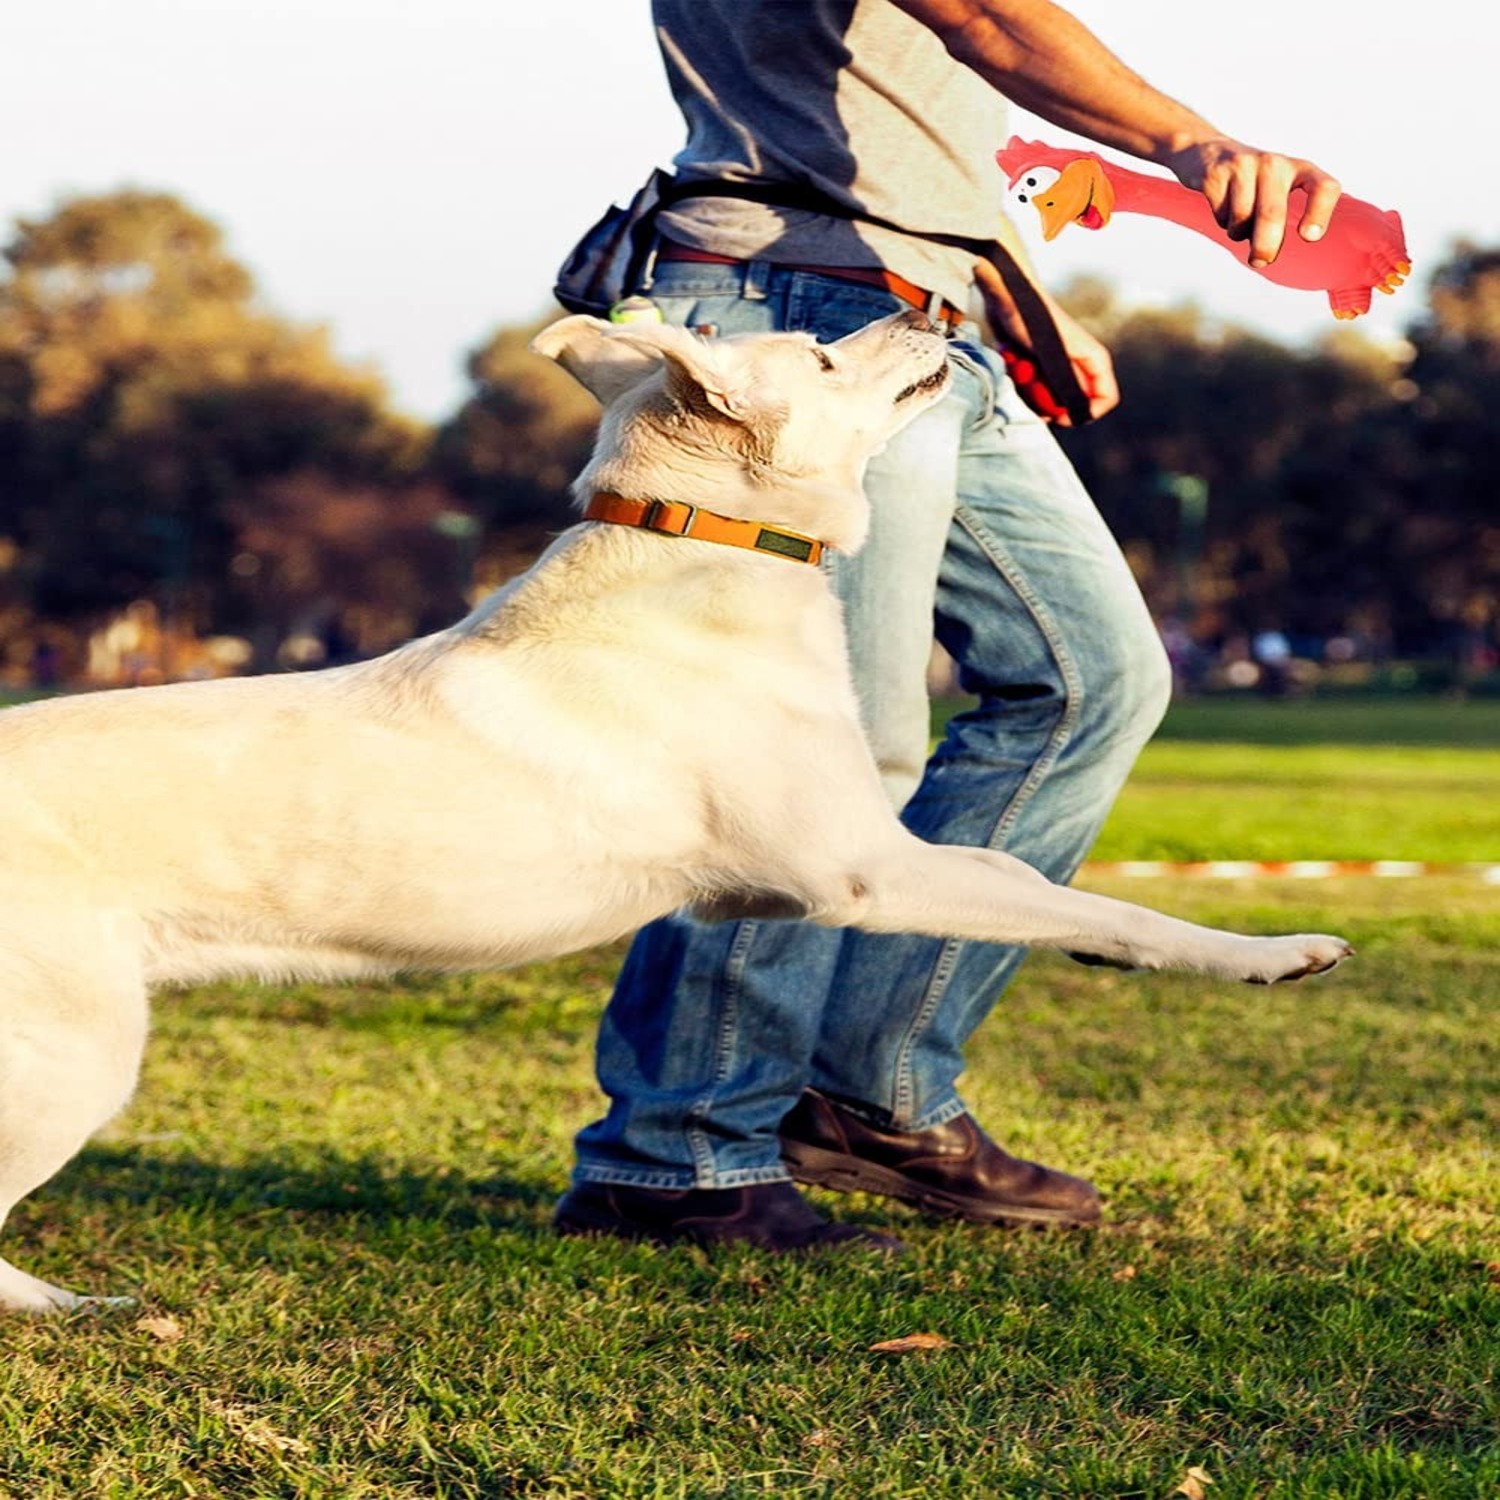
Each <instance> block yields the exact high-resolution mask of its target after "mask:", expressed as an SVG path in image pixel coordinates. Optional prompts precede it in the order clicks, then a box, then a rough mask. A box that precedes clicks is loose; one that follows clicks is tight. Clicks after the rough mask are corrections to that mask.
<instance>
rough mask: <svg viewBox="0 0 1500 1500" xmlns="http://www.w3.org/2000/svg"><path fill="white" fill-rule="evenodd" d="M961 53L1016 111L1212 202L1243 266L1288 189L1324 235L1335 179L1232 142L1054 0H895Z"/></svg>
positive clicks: (1262, 260) (1266, 240) (1270, 232)
mask: <svg viewBox="0 0 1500 1500" xmlns="http://www.w3.org/2000/svg"><path fill="white" fill-rule="evenodd" d="M893 3H894V4H896V5H898V6H900V8H901V9H902V10H904V11H906V13H907V14H908V15H910V16H912V17H914V18H915V19H916V20H918V21H920V22H922V24H923V25H924V26H927V27H930V28H931V29H932V30H933V31H934V32H936V33H937V35H938V36H939V37H941V38H942V41H943V45H944V46H945V47H947V49H948V51H949V52H950V53H952V54H953V56H954V57H955V58H957V59H958V60H959V61H960V62H962V63H964V64H966V65H967V66H969V67H971V68H973V69H974V71H975V72H976V73H978V74H979V75H980V77H981V78H983V79H984V80H985V81H986V82H988V83H989V84H991V85H993V87H994V88H996V89H997V90H999V92H1001V93H1002V94H1004V95H1005V96H1006V98H1008V99H1010V100H1012V101H1013V102H1014V103H1016V104H1019V105H1020V106H1021V107H1022V108H1023V109H1027V110H1030V111H1031V112H1032V113H1033V114H1035V115H1039V116H1041V118H1042V119H1044V120H1050V121H1051V122H1052V124H1054V125H1060V126H1061V127H1062V128H1063V129H1065V130H1073V131H1077V132H1078V134H1080V135H1085V136H1087V137H1089V139H1090V140H1094V141H1097V142H1099V144H1100V145H1103V146H1113V147H1115V148H1116V149H1118V150H1120V151H1125V152H1128V153H1129V154H1130V155H1132V156H1138V157H1141V158H1143V159H1144V160H1147V161H1154V162H1157V163H1159V164H1160V165H1161V166H1164V167H1168V168H1170V169H1171V171H1172V172H1174V173H1175V174H1176V175H1177V177H1178V179H1179V180H1180V181H1181V182H1183V183H1185V184H1186V185H1187V186H1188V187H1191V188H1196V189H1198V190H1199V191H1200V192H1202V193H1203V195H1204V197H1206V198H1207V199H1208V202H1209V205H1210V207H1211V208H1212V209H1213V211H1214V217H1215V218H1216V219H1217V220H1218V222H1219V223H1220V224H1221V225H1222V226H1223V228H1224V229H1225V230H1226V231H1227V232H1228V234H1229V236H1230V238H1231V239H1236V240H1246V239H1248V240H1249V241H1250V263H1251V264H1252V265H1255V266H1265V265H1269V264H1270V263H1271V261H1273V260H1274V259H1275V258H1276V254H1277V252H1278V251H1279V250H1280V249H1281V242H1282V239H1283V237H1284V236H1285V233H1286V216H1287V197H1288V195H1289V194H1290V193H1291V192H1292V191H1293V189H1295V188H1304V189H1306V191H1307V209H1306V212H1305V213H1304V214H1303V217H1302V222H1301V224H1300V226H1299V229H1298V233H1299V234H1300V235H1301V236H1302V238H1303V239H1305V240H1316V239H1321V238H1322V235H1323V231H1324V230H1325V229H1327V227H1328V220H1329V218H1330V217H1331V215H1332V213H1333V209H1334V205H1335V204H1336V203H1337V202H1338V198H1339V192H1340V188H1339V184H1338V183H1337V182H1336V181H1335V180H1334V179H1333V178H1332V177H1330V176H1329V175H1328V173H1326V172H1324V171H1323V170H1322V169H1321V168H1320V167H1317V166H1315V165H1314V164H1313V163H1312V162H1310V161H1305V160H1303V159H1302V158H1300V157H1294V156H1283V155H1281V154H1279V153H1277V152H1274V151H1260V150H1257V149H1256V148H1254V147H1252V146H1247V145H1244V144H1243V143H1242V142H1240V141H1236V140H1233V139H1231V138H1230V137H1228V136H1226V135H1224V134H1223V133H1222V132H1221V131H1219V130H1218V129H1216V128H1215V127H1214V126H1213V125H1211V124H1210V123H1209V122H1208V121H1207V120H1205V119H1204V118H1203V117H1202V116H1201V115H1199V114H1196V113H1195V112H1194V111H1192V110H1190V109H1189V108H1188V107H1187V106H1186V105H1184V104H1179V103H1178V102H1177V101H1176V100H1175V99H1171V98H1168V96H1167V95H1165V94H1163V93H1161V92H1159V91H1158V90H1157V89H1154V88H1152V86H1151V85H1150V84H1149V83H1147V82H1146V81H1145V79H1143V78H1142V77H1140V75H1139V74H1137V73H1135V72H1133V71H1132V70H1131V69H1130V68H1128V67H1126V65H1125V64H1124V63H1123V62H1121V61H1120V59H1119V58H1117V57H1116V56H1115V55H1114V53H1112V52H1111V51H1110V50H1109V49H1108V48H1107V47H1106V46H1105V45H1104V44H1103V43H1102V42H1101V41H1100V40H1099V39H1098V38H1097V37H1096V36H1095V35H1094V34H1093V32H1091V31H1090V30H1089V29H1088V28H1087V27H1086V26H1084V25H1083V23H1082V22H1081V21H1079V20H1077V19H1076V18H1075V17H1074V16H1072V15H1070V14H1069V13H1068V12H1067V11H1065V10H1063V9H1061V7H1059V6H1057V5H1054V4H1052V3H1051V0H893Z"/></svg>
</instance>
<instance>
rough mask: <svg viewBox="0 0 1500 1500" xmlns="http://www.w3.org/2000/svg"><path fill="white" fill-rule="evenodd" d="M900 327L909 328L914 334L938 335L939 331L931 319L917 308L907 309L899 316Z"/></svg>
mask: <svg viewBox="0 0 1500 1500" xmlns="http://www.w3.org/2000/svg"><path fill="white" fill-rule="evenodd" d="M899 317H900V319H901V327H903V328H910V329H912V330H913V331H914V332H916V333H938V332H940V331H941V330H940V329H939V328H938V326H937V324H936V323H934V322H933V321H932V319H931V318H929V317H928V316H927V314H926V313H924V312H923V311H922V310H921V308H919V307H912V308H908V309H907V310H906V311H905V312H903V313H901V314H899Z"/></svg>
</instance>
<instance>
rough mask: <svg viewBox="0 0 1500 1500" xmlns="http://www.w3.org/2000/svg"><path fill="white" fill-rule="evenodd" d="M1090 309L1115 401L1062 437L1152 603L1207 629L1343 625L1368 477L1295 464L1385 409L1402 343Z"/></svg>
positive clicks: (1178, 312) (1174, 314)
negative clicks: (1300, 338) (1108, 354)
mask: <svg viewBox="0 0 1500 1500" xmlns="http://www.w3.org/2000/svg"><path fill="white" fill-rule="evenodd" d="M1091 311H1092V316H1090V317H1089V320H1090V323H1091V325H1092V326H1095V327H1099V326H1100V324H1101V320H1102V321H1103V322H1104V323H1105V324H1106V325H1107V327H1106V336H1107V338H1108V340H1109V342H1110V344H1111V347H1112V349H1113V352H1114V356H1115V361H1116V365H1117V369H1118V373H1119V379H1120V385H1121V389H1122V392H1123V398H1124V399H1123V401H1122V403H1121V406H1120V408H1119V409H1118V411H1116V412H1114V413H1112V414H1111V415H1110V417H1109V418H1108V419H1107V420H1106V421H1103V422H1100V423H1099V424H1098V425H1097V426H1092V427H1088V428H1085V429H1083V430H1081V431H1079V432H1076V433H1069V434H1064V442H1065V443H1066V445H1067V447H1068V450H1069V453H1070V456H1071V457H1072V458H1073V460H1074V462H1075V463H1076V464H1077V466H1078V468H1079V471H1080V473H1081V474H1082V476H1083V478H1084V480H1085V482H1086V483H1087V484H1088V485H1089V487H1090V489H1091V491H1092V492H1093V494H1094V495H1095V496H1096V498H1097V499H1098V501H1099V503H1100V506H1101V508H1102V509H1103V510H1104V511H1105V513H1106V515H1107V516H1108V517H1109V520H1110V522H1111V524H1112V525H1113V526H1114V528H1115V529H1116V531H1117V533H1118V534H1119V535H1120V537H1121V539H1122V541H1124V542H1125V543H1126V545H1127V548H1128V549H1129V551H1130V554H1131V557H1132V561H1133V562H1134V563H1135V565H1136V568H1137V572H1138V573H1139V574H1140V576H1141V578H1142V582H1143V584H1144V585H1145V587H1146V591H1147V595H1148V598H1149V599H1150V601H1151V604H1152V607H1153V609H1154V610H1155V611H1156V612H1157V613H1158V614H1159V615H1165V614H1182V615H1193V616H1196V618H1194V619H1191V620H1190V621H1189V623H1192V624H1195V625H1196V627H1197V630H1198V632H1199V634H1200V635H1203V636H1208V637H1222V636H1223V635H1226V634H1228V633H1231V632H1248V631H1252V630H1255V629H1259V628H1262V627H1265V626H1268V625H1275V626H1277V627H1279V628H1281V629H1283V630H1288V631H1292V632H1294V633H1306V634H1309V635H1327V634H1331V633H1333V632H1335V631H1337V630H1340V629H1342V628H1344V623H1343V616H1344V613H1345V612H1346V605H1347V597H1348V593H1349V589H1348V587H1347V585H1348V582H1349V573H1350V569H1351V567H1352V566H1353V563H1352V560H1351V559H1352V557H1353V555H1354V554H1356V553H1358V551H1359V548H1360V545H1361V540H1362V538H1363V539H1366V540H1368V538H1367V537H1366V536H1365V534H1366V533H1367V532H1368V531H1369V527H1368V525H1367V524H1366V522H1365V520H1364V506H1365V489H1366V480H1367V476H1366V475H1365V474H1364V473H1362V471H1361V469H1360V468H1359V467H1358V466H1357V465H1351V466H1349V467H1346V468H1344V469H1343V470H1342V471H1341V472H1340V473H1339V474H1338V475H1337V476H1332V475H1329V474H1327V473H1324V472H1322V469H1321V466H1320V467H1319V474H1318V482H1317V483H1315V484H1309V483H1307V482H1306V481H1307V479H1308V477H1309V476H1308V472H1307V464H1308V462H1309V458H1310V457H1311V456H1313V455H1317V454H1319V453H1324V452H1327V451H1328V449H1329V447H1330V442H1331V440H1334V441H1336V435H1337V434H1340V433H1344V432H1347V431H1349V430H1351V429H1352V428H1354V427H1357V426H1359V425H1360V424H1361V423H1362V422H1363V421H1364V420H1365V419H1366V418H1367V417H1368V416H1369V414H1371V413H1373V412H1377V411H1386V410H1388V409H1389V408H1390V406H1391V404H1392V401H1393V396H1392V390H1393V386H1394V385H1395V384H1396V382H1397V381H1398V380H1399V378H1400V376H1401V365H1402V357H1401V354H1400V352H1399V351H1392V350H1389V349H1384V348H1381V347H1379V346H1376V345H1374V344H1372V343H1370V342H1369V341H1368V340H1367V339H1365V338H1364V337H1363V336H1362V335H1360V334H1359V333H1357V332H1353V331H1350V330H1343V329H1340V330H1337V331H1336V332H1335V333H1333V334H1331V335H1330V337H1329V338H1328V339H1326V340H1325V341H1323V342H1322V343H1321V344H1320V345H1319V346H1318V347H1316V348H1314V349H1312V350H1294V349H1290V348H1287V347H1285V346H1282V345H1280V344H1276V343H1273V342H1270V341H1269V340H1266V339H1264V338H1261V337H1259V336H1258V335H1255V334H1253V333H1250V332H1247V331H1245V330H1243V329H1238V328H1234V327H1226V328H1214V327H1210V326H1209V325H1208V324H1207V323H1206V320H1205V319H1204V317H1203V315H1202V313H1201V312H1200V311H1199V310H1198V309H1197V308H1195V307H1192V306H1187V307H1180V308H1174V309H1169V310H1160V309H1148V310H1138V311H1134V312H1127V313H1123V314H1122V313H1119V312H1117V311H1116V310H1115V309H1114V308H1113V307H1112V306H1111V305H1106V306H1104V307H1103V308H1102V309H1101V308H1099V307H1098V306H1097V305H1096V306H1095V307H1094V308H1093V309H1092V310H1091ZM1085 316H1089V313H1085ZM1185 478H1186V479H1187V480H1190V481H1192V482H1191V483H1184V482H1183V481H1184V479H1185ZM1205 486H1206V495H1207V504H1206V515H1204V514H1203V513H1202V511H1201V506H1202V502H1201V500H1199V501H1198V502H1197V506H1198V508H1197V509H1195V510H1192V511H1190V510H1189V509H1188V508H1187V507H1186V506H1185V504H1184V497H1185V496H1195V497H1196V496H1200V495H1201V494H1202V491H1203V487H1205ZM1199 528H1201V535H1200V534H1199V530H1198V529H1199ZM1369 560H1370V559H1369V558H1368V557H1365V558H1363V561H1365V562H1368V561H1369ZM1383 565H1384V564H1383V563H1382V566H1383ZM1188 572H1191V574H1192V575H1193V576H1192V580H1191V581H1192V584H1193V585H1194V586H1193V588H1192V595H1193V597H1192V598H1191V599H1188V598H1185V597H1184V584H1185V582H1186V581H1187V580H1186V579H1185V574H1187V573H1188Z"/></svg>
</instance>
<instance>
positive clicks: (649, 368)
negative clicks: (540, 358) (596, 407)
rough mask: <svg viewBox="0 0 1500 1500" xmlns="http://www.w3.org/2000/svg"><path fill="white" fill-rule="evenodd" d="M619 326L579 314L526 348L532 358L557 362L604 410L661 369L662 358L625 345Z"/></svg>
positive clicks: (563, 320) (546, 331) (546, 330)
mask: <svg viewBox="0 0 1500 1500" xmlns="http://www.w3.org/2000/svg"><path fill="white" fill-rule="evenodd" d="M620 332H621V329H620V327H619V325H617V324H615V323H606V322H605V321H604V319H603V318H591V317H589V316H588V314H587V313H577V314H575V315H574V316H573V317H570V318H560V319H558V321H557V322H556V323H552V324H549V325H548V326H547V327H546V328H544V329H542V331H541V332H540V333H539V334H537V336H536V337H535V338H534V339H532V341H531V343H530V344H529V345H528V346H527V347H528V348H529V349H530V350H531V352H532V353H533V354H541V355H544V356H545V357H546V358H548V359H553V360H556V361H557V363H558V364H560V365H561V366H562V367H563V369H565V370H566V371H567V372H568V374H569V375H571V376H572V377H573V379H574V380H576V381H577V382H578V383H579V385H581V386H582V387H583V388H584V390H586V391H588V392H589V394H590V395H592V396H595V397H597V398H598V401H599V404H600V405H601V406H608V405H609V403H610V402H611V401H613V400H614V399H615V398H616V397H617V396H623V395H624V394H625V392H626V391H628V390H631V389H632V388H633V387H635V386H637V385H639V384H640V383H641V381H643V380H645V379H646V377H647V376H648V375H654V374H655V373H656V372H657V371H658V370H659V369H661V356H660V355H659V354H656V353H653V352H652V351H650V350H648V349H640V348H637V347H636V346H635V345H633V344H628V343H624V342H622V341H621V340H619V339H618V338H617V337H616V335H618V334H619V333H620Z"/></svg>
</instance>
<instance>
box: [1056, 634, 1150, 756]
mask: <svg viewBox="0 0 1500 1500" xmlns="http://www.w3.org/2000/svg"><path fill="white" fill-rule="evenodd" d="M1076 679H1077V682H1078V688H1077V700H1078V701H1077V702H1076V704H1075V705H1074V707H1075V710H1076V719H1077V721H1078V723H1079V726H1080V728H1081V729H1082V730H1083V732H1084V733H1087V734H1089V735H1090V736H1091V737H1094V738H1096V739H1098V740H1100V741H1101V742H1102V743H1103V744H1104V745H1107V746H1108V747H1109V748H1111V749H1115V748H1118V749H1120V750H1123V751H1126V752H1128V753H1131V754H1133V753H1134V752H1135V751H1137V750H1139V749H1140V747H1141V746H1142V745H1144V744H1145V743H1146V741H1147V740H1149V739H1150V738H1151V736H1152V735H1153V734H1155V733H1156V730H1157V728H1158V727H1159V726H1160V724H1161V721H1162V718H1163V716H1164V715H1165V714H1166V711H1167V707H1168V705H1169V704H1170V703H1171V701H1172V668H1171V664H1170V662H1169V661H1168V660H1167V653H1166V649H1165V648H1164V647H1163V645H1162V642H1161V637H1160V636H1159V635H1158V634H1157V632H1156V628H1155V626H1154V625H1153V624H1152V623H1151V620H1150V617H1149V616H1147V615H1146V614H1145V612H1144V611H1142V614H1141V618H1140V619H1139V620H1137V621H1134V622H1132V623H1131V624H1130V625H1129V626H1128V627H1127V626H1126V625H1124V624H1123V623H1122V624H1121V626H1120V628H1119V629H1117V630H1115V631H1113V632H1112V633H1111V634H1110V635H1109V637H1108V638H1107V641H1105V642H1104V643H1103V644H1102V649H1095V650H1094V651H1092V652H1091V653H1090V654H1089V656H1088V657H1087V658H1081V659H1080V660H1079V661H1078V662H1077V663H1076Z"/></svg>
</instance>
